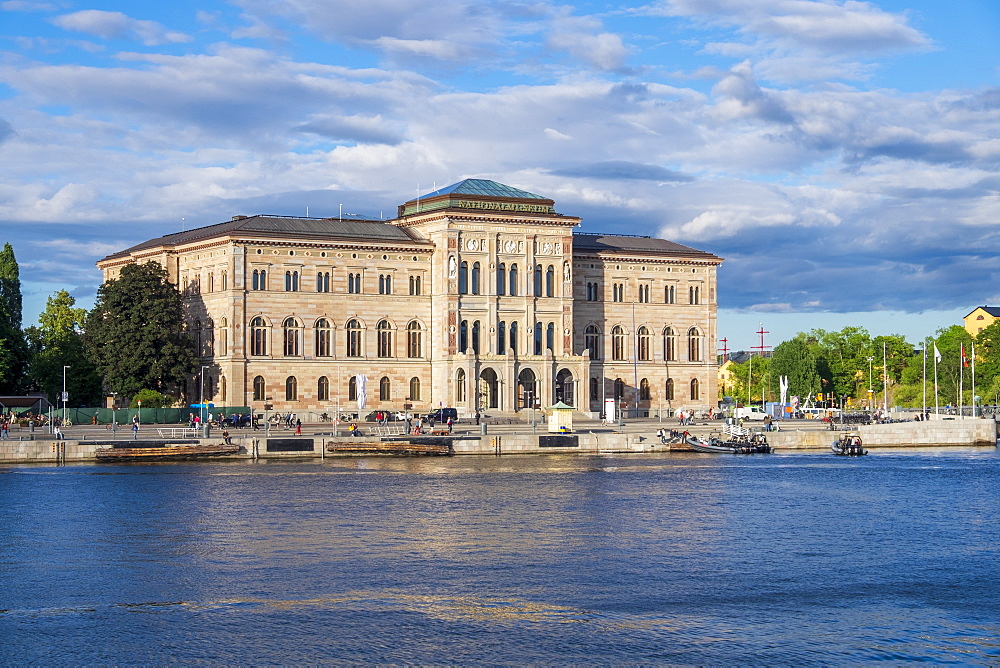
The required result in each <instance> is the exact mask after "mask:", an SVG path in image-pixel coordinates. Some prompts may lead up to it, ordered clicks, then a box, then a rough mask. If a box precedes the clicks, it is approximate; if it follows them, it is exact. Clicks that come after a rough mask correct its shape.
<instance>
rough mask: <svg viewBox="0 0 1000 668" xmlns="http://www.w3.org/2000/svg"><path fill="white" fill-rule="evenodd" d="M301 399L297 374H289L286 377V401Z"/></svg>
mask: <svg viewBox="0 0 1000 668" xmlns="http://www.w3.org/2000/svg"><path fill="white" fill-rule="evenodd" d="M298 399H299V381H297V380H296V379H295V376H289V377H288V378H286V379H285V401H298Z"/></svg>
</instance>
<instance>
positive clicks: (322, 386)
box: [316, 376, 330, 401]
mask: <svg viewBox="0 0 1000 668" xmlns="http://www.w3.org/2000/svg"><path fill="white" fill-rule="evenodd" d="M316 399H317V400H318V401H330V379H329V378H327V377H326V376H320V377H319V380H317V381H316Z"/></svg>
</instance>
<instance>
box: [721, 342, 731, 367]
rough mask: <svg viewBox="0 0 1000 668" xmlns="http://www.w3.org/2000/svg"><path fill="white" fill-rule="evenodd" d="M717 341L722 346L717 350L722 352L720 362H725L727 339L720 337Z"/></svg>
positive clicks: (726, 360) (727, 353) (727, 359)
mask: <svg viewBox="0 0 1000 668" xmlns="http://www.w3.org/2000/svg"><path fill="white" fill-rule="evenodd" d="M719 342H720V343H722V347H721V348H719V352H720V353H722V363H723V364H725V363H726V362H728V361H729V339H727V338H721V339H719Z"/></svg>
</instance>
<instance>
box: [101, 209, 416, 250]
mask: <svg viewBox="0 0 1000 668" xmlns="http://www.w3.org/2000/svg"><path fill="white" fill-rule="evenodd" d="M226 235H236V236H265V237H266V236H281V237H291V238H294V237H303V238H306V237H308V238H311V239H328V240H330V241H348V240H356V241H375V242H378V241H385V242H388V243H393V242H395V243H406V244H412V243H419V244H427V243H428V242H427V241H425V240H423V239H420V238H417V237H414V236H413V235H411V234H410V233H409V232H407V231H406V230H405V229H403V228H401V227H397V226H395V225H390V224H388V223H385V222H382V221H380V220H356V219H348V220H338V219H337V218H298V217H295V216H269V215H256V216H235V217H234V218H233V220H230V221H227V222H225V223H218V224H216V225H208V226H206V227H198V228H196V229H193V230H186V231H184V232H175V233H173V234H168V235H166V236H162V237H159V238H157V239H150V240H149V241H144V242H142V243H141V244H138V245H136V246H132V247H131V248H126V249H125V250H123V251H119V252H117V253H114V254H112V255H109V256H108V257H106V258H104V259H106V260H107V259H110V258H114V257H122V256H128V255H131V254H132V253H136V252H139V251H142V250H145V249H147V248H156V247H158V246H178V245H180V244H185V243H190V242H192V241H197V240H199V239H208V238H211V237H216V236H226Z"/></svg>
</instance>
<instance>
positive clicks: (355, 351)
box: [346, 318, 362, 357]
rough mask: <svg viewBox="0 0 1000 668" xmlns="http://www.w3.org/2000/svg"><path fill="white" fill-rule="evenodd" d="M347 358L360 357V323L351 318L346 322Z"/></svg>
mask: <svg viewBox="0 0 1000 668" xmlns="http://www.w3.org/2000/svg"><path fill="white" fill-rule="evenodd" d="M346 332H347V356H348V357H361V355H362V347H361V323H360V322H358V321H357V320H356V319H354V318H351V319H350V320H348V321H347V328H346Z"/></svg>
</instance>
